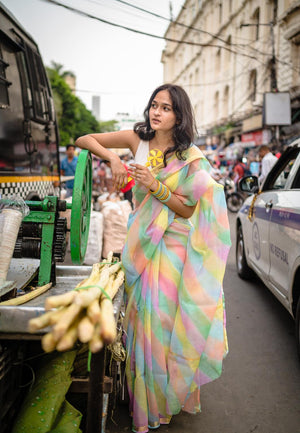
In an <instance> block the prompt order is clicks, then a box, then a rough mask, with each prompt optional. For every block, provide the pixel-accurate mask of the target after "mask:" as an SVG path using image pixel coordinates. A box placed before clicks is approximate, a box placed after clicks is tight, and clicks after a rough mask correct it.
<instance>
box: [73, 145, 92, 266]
mask: <svg viewBox="0 0 300 433" xmlns="http://www.w3.org/2000/svg"><path fill="white" fill-rule="evenodd" d="M91 201H92V157H91V154H90V152H88V151H87V150H82V151H81V152H80V154H79V157H78V162H77V166H76V172H75V179H74V187H73V196H72V212H71V227H70V229H71V233H70V242H71V259H72V262H73V263H74V264H75V265H81V264H82V263H83V260H84V257H85V253H86V248H87V242H88V236H89V228H90V216H91Z"/></svg>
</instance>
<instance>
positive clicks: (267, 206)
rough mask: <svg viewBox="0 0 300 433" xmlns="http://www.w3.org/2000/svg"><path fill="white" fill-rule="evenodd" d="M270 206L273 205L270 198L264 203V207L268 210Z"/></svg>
mask: <svg viewBox="0 0 300 433" xmlns="http://www.w3.org/2000/svg"><path fill="white" fill-rule="evenodd" d="M272 207H273V203H272V200H271V201H268V202H267V203H266V204H265V208H266V209H267V212H268V211H269V210H270V209H271V208H272Z"/></svg>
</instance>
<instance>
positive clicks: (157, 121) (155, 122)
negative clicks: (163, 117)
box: [152, 119, 160, 125]
mask: <svg viewBox="0 0 300 433" xmlns="http://www.w3.org/2000/svg"><path fill="white" fill-rule="evenodd" d="M152 123H153V124H154V125H158V124H159V123H160V120H158V119H152Z"/></svg>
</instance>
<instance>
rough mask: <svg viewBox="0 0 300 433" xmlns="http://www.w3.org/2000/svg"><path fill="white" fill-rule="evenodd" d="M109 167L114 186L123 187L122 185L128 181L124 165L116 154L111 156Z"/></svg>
mask: <svg viewBox="0 0 300 433" xmlns="http://www.w3.org/2000/svg"><path fill="white" fill-rule="evenodd" d="M110 168H111V173H112V180H113V183H114V186H115V188H116V189H117V190H119V189H121V188H124V186H125V185H127V183H128V176H127V171H126V168H125V167H124V164H123V163H122V161H121V160H120V158H119V157H118V156H117V155H116V157H114V158H111V160H110Z"/></svg>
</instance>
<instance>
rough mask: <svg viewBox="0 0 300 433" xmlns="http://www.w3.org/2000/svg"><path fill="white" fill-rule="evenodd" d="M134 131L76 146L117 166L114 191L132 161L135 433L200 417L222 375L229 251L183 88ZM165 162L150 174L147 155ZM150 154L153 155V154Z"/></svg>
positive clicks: (166, 95) (165, 95)
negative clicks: (120, 151)
mask: <svg viewBox="0 0 300 433" xmlns="http://www.w3.org/2000/svg"><path fill="white" fill-rule="evenodd" d="M144 118H145V120H144V121H143V122H139V123H137V124H135V126H134V130H133V131H116V132H111V133H103V134H90V135H86V136H83V137H80V138H79V139H78V140H77V141H76V145H77V146H79V147H82V148H84V149H88V150H89V151H91V152H93V153H94V154H95V155H97V156H99V157H100V158H103V159H107V160H109V161H110V162H111V168H112V174H113V181H114V183H115V185H116V187H117V188H121V187H122V184H123V183H124V182H126V181H127V172H126V169H125V168H124V165H123V164H122V162H121V160H120V158H119V157H118V155H117V154H116V153H114V152H112V151H111V150H109V149H113V148H129V149H130V150H131V152H132V153H133V155H134V157H135V163H133V164H131V168H130V174H131V176H132V177H134V179H135V181H136V186H135V188H134V198H135V210H134V211H133V213H132V214H131V216H130V217H129V221H128V236H127V241H126V244H125V247H124V250H123V253H122V263H123V267H124V269H125V275H126V283H125V289H126V314H125V320H124V331H125V336H126V350H127V360H126V377H127V383H128V391H129V397H130V408H129V409H130V412H131V413H132V416H133V427H132V429H133V431H138V432H147V431H148V429H149V428H157V427H159V425H160V424H168V423H169V422H170V420H171V417H172V415H175V414H178V413H179V412H180V411H181V410H184V411H186V412H189V413H196V412H199V411H200V410H201V406H200V387H201V385H203V384H205V383H207V382H210V381H212V380H214V379H216V378H218V377H219V376H220V375H221V372H222V361H223V358H224V356H225V355H226V353H227V337H226V328H225V309H224V295H223V289H222V281H223V276H224V272H225V264H226V259H227V255H228V252H229V248H230V235H229V224H228V219H227V209H226V202H225V197H224V191H223V186H221V185H220V184H218V183H217V182H215V181H214V180H213V178H212V177H211V176H210V174H209V171H210V164H209V163H208V161H207V159H206V158H205V157H204V155H203V154H202V152H201V151H200V150H199V149H198V148H197V147H196V146H195V145H194V144H191V143H192V142H193V139H194V138H195V133H196V129H195V122H194V118H193V113H192V107H191V103H190V100H189V98H188V96H187V94H186V92H185V91H184V90H183V89H182V88H181V87H179V86H176V85H173V84H164V85H162V86H160V87H158V88H157V89H156V90H155V91H154V92H153V94H152V95H151V97H150V100H149V102H148V104H147V106H146V109H145V111H144ZM156 150H159V151H161V152H162V153H163V155H164V158H163V163H162V164H161V165H160V166H158V168H152V169H151V168H150V169H149V168H148V167H147V166H146V165H147V156H148V154H149V152H151V151H156ZM152 153H154V152H152Z"/></svg>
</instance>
